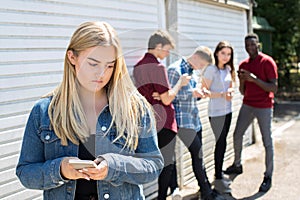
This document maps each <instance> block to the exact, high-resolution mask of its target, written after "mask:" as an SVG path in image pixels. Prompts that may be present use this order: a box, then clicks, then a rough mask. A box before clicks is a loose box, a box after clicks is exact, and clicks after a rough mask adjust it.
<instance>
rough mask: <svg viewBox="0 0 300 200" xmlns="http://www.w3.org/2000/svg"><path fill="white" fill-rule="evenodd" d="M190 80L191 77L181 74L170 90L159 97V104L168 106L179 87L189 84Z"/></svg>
mask: <svg viewBox="0 0 300 200" xmlns="http://www.w3.org/2000/svg"><path fill="white" fill-rule="evenodd" d="M190 79H191V76H189V75H188V74H183V75H182V76H181V77H180V79H179V80H178V81H177V83H176V84H175V86H174V87H173V88H172V89H170V90H168V91H166V92H164V93H162V94H160V95H159V97H160V100H161V102H162V103H163V104H164V105H170V104H171V103H172V101H173V100H174V99H175V97H176V95H177V94H178V92H179V90H180V89H181V87H183V86H186V85H187V84H189V81H190Z"/></svg>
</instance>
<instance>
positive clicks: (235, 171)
mask: <svg viewBox="0 0 300 200" xmlns="http://www.w3.org/2000/svg"><path fill="white" fill-rule="evenodd" d="M224 173H225V174H241V173H243V166H242V165H239V166H237V165H235V164H233V165H231V166H230V167H228V168H227V169H226V170H225V171H224Z"/></svg>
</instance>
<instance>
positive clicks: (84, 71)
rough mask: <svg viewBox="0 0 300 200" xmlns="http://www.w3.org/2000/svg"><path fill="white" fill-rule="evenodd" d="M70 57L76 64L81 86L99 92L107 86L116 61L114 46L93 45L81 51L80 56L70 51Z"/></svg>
mask: <svg viewBox="0 0 300 200" xmlns="http://www.w3.org/2000/svg"><path fill="white" fill-rule="evenodd" d="M68 57H69V60H70V61H71V63H72V64H73V65H75V70H76V77H77V80H78V82H79V83H80V86H81V88H82V89H85V90H87V91H90V92H99V91H101V90H102V89H103V88H104V87H105V86H106V84H107V83H108V82H109V80H110V78H111V76H112V74H113V70H114V66H115V62H116V52H115V48H114V47H113V46H108V47H103V46H97V47H91V48H88V49H86V50H84V51H82V52H80V53H79V55H78V56H75V55H74V53H73V52H72V51H68Z"/></svg>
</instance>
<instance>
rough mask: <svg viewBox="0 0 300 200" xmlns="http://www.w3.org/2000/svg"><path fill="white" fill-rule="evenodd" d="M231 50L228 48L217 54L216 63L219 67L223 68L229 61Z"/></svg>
mask: <svg viewBox="0 0 300 200" xmlns="http://www.w3.org/2000/svg"><path fill="white" fill-rule="evenodd" d="M231 54H232V52H231V49H230V48H229V47H224V48H222V49H221V50H220V51H219V52H218V53H217V57H218V61H219V65H220V66H224V65H225V64H226V63H228V62H229V61H230V58H231Z"/></svg>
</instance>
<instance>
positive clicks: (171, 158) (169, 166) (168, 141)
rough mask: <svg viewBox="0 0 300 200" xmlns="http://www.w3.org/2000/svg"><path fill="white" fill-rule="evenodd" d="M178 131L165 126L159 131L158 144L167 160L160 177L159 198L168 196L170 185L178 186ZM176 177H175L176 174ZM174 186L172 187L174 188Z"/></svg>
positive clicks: (162, 198)
mask: <svg viewBox="0 0 300 200" xmlns="http://www.w3.org/2000/svg"><path fill="white" fill-rule="evenodd" d="M175 144H176V133H175V132H173V131H171V130H169V129H165V128H163V129H162V130H161V131H159V132H158V146H159V148H160V151H161V153H162V156H163V158H164V161H165V165H164V168H163V170H162V172H161V173H160V175H159V177H158V197H157V199H158V200H165V199H166V198H167V191H168V187H169V186H170V187H175V188H176V187H178V185H177V172H176V162H175V160H176V159H175ZM174 173H175V175H176V177H175V175H174ZM174 178H176V180H174ZM172 189H173V188H171V190H172Z"/></svg>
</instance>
